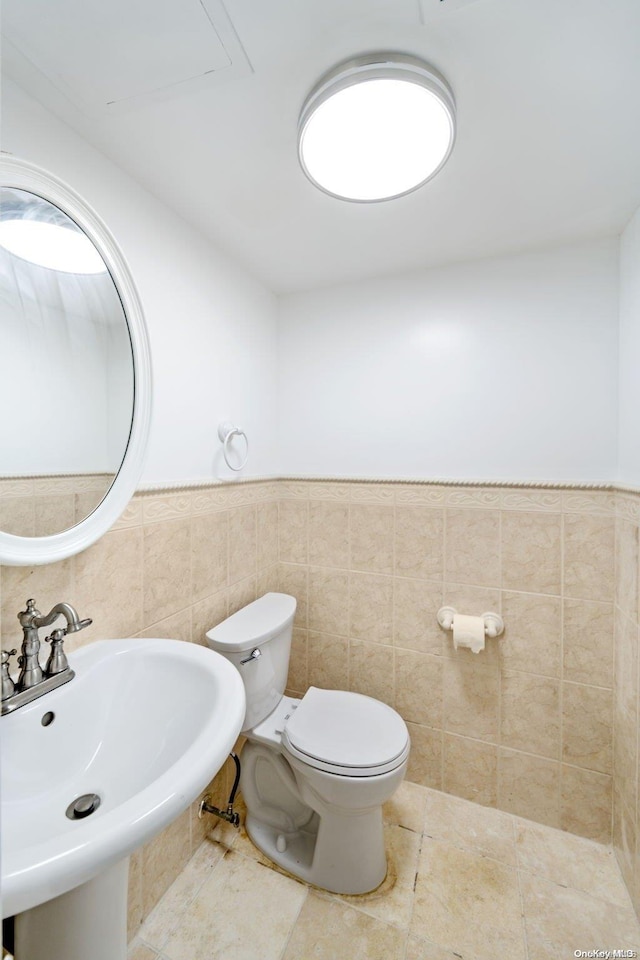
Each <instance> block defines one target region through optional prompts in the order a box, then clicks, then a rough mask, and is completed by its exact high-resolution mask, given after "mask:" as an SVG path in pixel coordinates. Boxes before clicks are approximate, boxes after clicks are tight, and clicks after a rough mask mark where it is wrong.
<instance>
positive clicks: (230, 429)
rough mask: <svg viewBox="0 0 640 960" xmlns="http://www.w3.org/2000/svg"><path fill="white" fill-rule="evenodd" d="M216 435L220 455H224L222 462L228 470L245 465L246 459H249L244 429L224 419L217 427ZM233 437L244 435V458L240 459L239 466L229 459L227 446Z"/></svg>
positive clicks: (240, 468) (236, 469)
mask: <svg viewBox="0 0 640 960" xmlns="http://www.w3.org/2000/svg"><path fill="white" fill-rule="evenodd" d="M218 437H219V439H220V442H221V444H222V455H223V456H224V462H225V463H226V465H227V466H228V467H229V469H230V470H235V471H238V470H242V469H243V468H244V467H245V466H246V465H247V460H248V459H249V441H248V439H247V435H246V433H245V432H244V430H241V429H240V427H236V426H234V425H233V424H232V423H229V422H228V421H225V422H224V423H221V424H220V426H219V427H218ZM234 437H244V442H245V444H246V450H245V455H244V460H242V462H241V463H240V465H239V466H234V465H233V464H232V463H231V462H230V460H229V446H230V444H231V441H232V440H233V438H234Z"/></svg>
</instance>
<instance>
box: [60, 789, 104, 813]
mask: <svg viewBox="0 0 640 960" xmlns="http://www.w3.org/2000/svg"><path fill="white" fill-rule="evenodd" d="M99 806H100V797H99V796H98V794H97V793H83V794H82V796H81V797H76V799H75V800H72V801H71V803H70V804H69V806H68V807H67V816H68V817H69V820H84V818H85V817H88V816H89V815H90V814H92V813H93V812H94V810H97V809H98V807H99Z"/></svg>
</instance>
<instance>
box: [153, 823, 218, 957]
mask: <svg viewBox="0 0 640 960" xmlns="http://www.w3.org/2000/svg"><path fill="white" fill-rule="evenodd" d="M225 852H226V848H225V847H223V846H222V845H221V844H219V843H213V842H212V841H211V840H205V841H204V843H202V844H201V845H200V846H199V847H198V849H197V850H196V852H195V854H194V855H193V857H192V858H191V860H190V861H189V863H188V864H187V866H186V867H185V868H184V870H183V871H182V873H181V874H180V876H179V877H178V878H177V880H175V882H174V883H172V884H171V886H170V887H169V889H168V890H167V892H166V893H165V895H164V897H163V898H162V900H160V902H159V903H158V905H157V906H156V907H155V909H154V910H152V911H151V913H150V914H149V916H148V917H147V918H146V920H145V922H144V923H143V925H142V928H141V929H140V937H141V938H142V939H143V940H144V941H145V943H148V944H150V945H151V946H152V947H154V948H155V949H157V950H162V948H163V947H164V945H165V943H166V942H167V940H168V939H169V937H170V936H171V934H172V933H173V932H174V930H175V929H176V928H177V927H178V925H179V924H180V922H181V920H182V915H183V913H184V911H185V910H186V908H187V906H188V905H189V903H190V902H191V901H192V900H193V898H194V897H195V895H196V894H197V892H198V890H199V889H200V887H201V886H202V885H203V884H204V882H205V880H206V879H207V878H208V876H209V874H210V873H211V871H212V870H213V869H214V867H216V866H217V865H218V864H219V863H220V861H221V860H222V858H223V856H224V854H225Z"/></svg>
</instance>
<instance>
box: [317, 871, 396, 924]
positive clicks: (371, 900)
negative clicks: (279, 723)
mask: <svg viewBox="0 0 640 960" xmlns="http://www.w3.org/2000/svg"><path fill="white" fill-rule="evenodd" d="M314 893H315V895H316V896H318V897H320V899H322V900H327V899H328V900H338V901H340V903H342V904H344V905H345V906H347V907H353V909H354V910H360V911H361V912H362V913H366V915H367V916H368V917H373V918H374V919H375V920H380V921H382V923H390V924H392V925H393V926H394V927H398V928H399V929H402V930H404V932H405V933H406V931H407V929H408V927H409V922H410V920H411V911H412V910H413V886H408V885H407V884H401V883H398V882H397V881H396V880H395V878H394V877H393V876H389V875H388V876H387V879H386V880H385V882H384V883H383V884H382V885H381V886H380V887H378V889H377V890H374V891H373V893H368V894H364V895H363V896H355V897H349V896H346V895H341V896H339V895H337V894H331V893H325V892H324V891H322V890H314Z"/></svg>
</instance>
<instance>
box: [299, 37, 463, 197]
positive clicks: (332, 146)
mask: <svg viewBox="0 0 640 960" xmlns="http://www.w3.org/2000/svg"><path fill="white" fill-rule="evenodd" d="M454 137H455V102H454V99H453V93H452V92H451V90H450V88H449V86H448V84H447V83H446V81H445V80H444V78H443V77H441V76H440V74H439V73H437V71H435V70H434V69H433V68H432V67H429V66H427V65H426V64H425V63H422V62H421V61H420V60H417V59H415V58H413V57H409V56H404V55H402V54H370V55H367V56H363V57H358V58H357V59H354V60H349V61H347V62H346V63H343V64H341V65H340V66H339V67H337V68H336V69H334V70H332V71H331V72H330V73H328V74H327V75H326V76H325V77H323V78H322V80H320V82H319V83H318V85H317V86H316V87H315V88H314V89H313V90H312V91H311V93H310V95H309V96H308V98H307V100H306V102H305V104H304V107H303V108H302V113H301V114H300V121H299V124H298V156H299V158H300V163H301V164H302V169H303V170H304V172H305V173H306V175H307V176H308V177H309V179H310V180H311V182H312V183H314V184H315V185H316V186H317V187H319V188H320V189H321V190H324V192H325V193H329V194H331V195H332V196H334V197H338V198H340V199H342V200H355V201H359V202H361V203H366V202H372V201H377V200H391V199H393V198H394V197H401V196H403V195H404V194H406V193H411V192H412V191H413V190H417V189H418V187H421V186H422V184H424V183H426V182H427V180H430V179H431V177H433V176H434V175H435V174H436V173H437V172H438V170H440V168H441V167H442V166H443V164H444V163H445V161H446V160H447V157H448V156H449V154H450V153H451V148H452V147H453V141H454Z"/></svg>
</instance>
